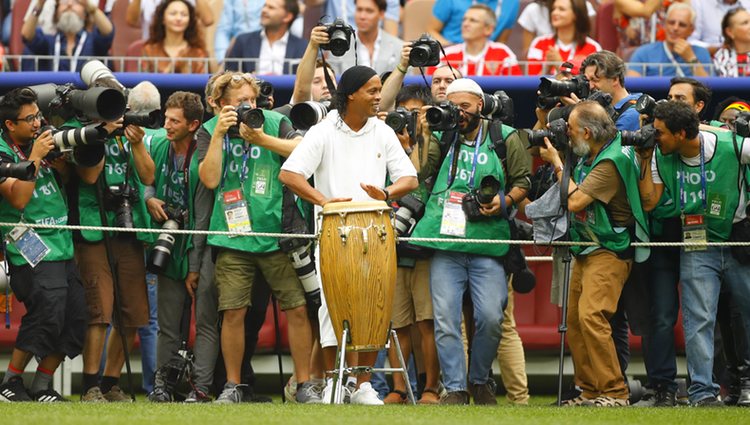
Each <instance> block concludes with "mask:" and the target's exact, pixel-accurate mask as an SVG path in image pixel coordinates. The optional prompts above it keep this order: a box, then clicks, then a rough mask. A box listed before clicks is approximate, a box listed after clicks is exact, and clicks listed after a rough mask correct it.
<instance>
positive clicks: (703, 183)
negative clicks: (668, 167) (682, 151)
mask: <svg viewBox="0 0 750 425" xmlns="http://www.w3.org/2000/svg"><path fill="white" fill-rule="evenodd" d="M700 141H701V159H700V161H701V194H702V195H703V196H702V197H701V201H702V203H703V212H704V213H705V212H706V198H707V197H708V196H707V195H708V194H707V190H706V156H705V152H704V150H703V135H701V138H700ZM678 160H679V161H680V214H682V215H685V204H686V203H687V193H686V192H685V171H684V170H683V167H682V159H681V158H679V159H678Z"/></svg>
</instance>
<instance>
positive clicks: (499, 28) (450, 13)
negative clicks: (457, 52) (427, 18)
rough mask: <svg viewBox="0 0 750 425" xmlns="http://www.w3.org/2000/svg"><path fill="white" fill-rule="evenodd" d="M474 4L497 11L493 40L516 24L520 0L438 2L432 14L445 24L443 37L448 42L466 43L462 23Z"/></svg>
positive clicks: (452, 0) (438, 0) (454, 0)
mask: <svg viewBox="0 0 750 425" xmlns="http://www.w3.org/2000/svg"><path fill="white" fill-rule="evenodd" d="M474 3H482V4H486V5H487V6H489V7H490V9H492V10H494V11H495V16H497V25H495V31H494V32H493V33H492V35H491V36H490V38H491V39H492V40H497V38H498V37H500V34H501V33H502V32H503V31H504V30H506V29H509V28H511V27H512V26H513V24H515V23H516V17H517V16H518V8H519V7H520V6H519V5H520V1H519V0H437V2H435V6H433V8H432V14H433V15H435V17H436V18H437V19H438V20H439V21H440V22H442V23H443V31H442V35H443V37H445V39H446V40H448V41H450V42H451V43H454V44H457V43H463V42H464V40H463V38H462V37H461V22H462V21H463V20H464V13H466V11H467V10H468V9H469V7H470V6H471V5H472V4H474ZM498 10H499V13H498Z"/></svg>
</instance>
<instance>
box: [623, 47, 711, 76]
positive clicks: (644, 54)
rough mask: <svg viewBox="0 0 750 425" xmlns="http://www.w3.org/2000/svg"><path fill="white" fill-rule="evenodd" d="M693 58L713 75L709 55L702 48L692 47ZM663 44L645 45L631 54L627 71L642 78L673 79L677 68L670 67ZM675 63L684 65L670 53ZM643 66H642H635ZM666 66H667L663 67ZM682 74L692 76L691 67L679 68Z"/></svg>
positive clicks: (676, 56) (676, 55) (678, 57)
mask: <svg viewBox="0 0 750 425" xmlns="http://www.w3.org/2000/svg"><path fill="white" fill-rule="evenodd" d="M692 47H693V52H694V53H695V57H696V58H698V62H700V63H702V64H703V65H706V71H708V73H709V75H713V72H712V71H711V68H710V65H711V54H710V53H708V50H706V49H705V48H703V47H700V46H696V45H692ZM664 49H665V46H664V42H662V41H659V42H656V43H650V44H645V45H643V46H641V47H639V48H638V49H636V51H635V52H634V53H633V56H631V57H630V63H629V64H628V69H631V70H633V71H635V72H638V73H640V74H641V75H642V76H644V77H658V76H662V77H675V76H677V68H676V67H675V66H674V65H672V60H670V59H669V56H667V53H666V52H665V50H664ZM672 56H673V57H674V60H675V62H677V63H678V64H684V63H686V62H685V61H684V60H683V59H682V57H681V56H680V55H678V54H676V53H672ZM636 64H644V65H636ZM664 64H667V65H664ZM680 68H681V69H682V72H683V73H684V75H685V76H686V77H692V76H693V67H692V66H689V65H687V66H680Z"/></svg>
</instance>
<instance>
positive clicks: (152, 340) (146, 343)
mask: <svg viewBox="0 0 750 425" xmlns="http://www.w3.org/2000/svg"><path fill="white" fill-rule="evenodd" d="M146 288H147V289H148V310H149V319H148V326H144V327H142V328H138V338H139V339H140V340H141V368H142V369H141V375H142V377H143V389H144V390H145V391H146V393H150V392H151V391H153V390H154V373H155V372H156V334H157V332H159V324H158V322H157V320H156V310H157V308H156V275H155V274H151V273H147V274H146Z"/></svg>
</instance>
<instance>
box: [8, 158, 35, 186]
mask: <svg viewBox="0 0 750 425" xmlns="http://www.w3.org/2000/svg"><path fill="white" fill-rule="evenodd" d="M35 173H36V165H34V161H21V162H5V161H2V160H0V177H13V178H15V179H18V180H25V181H29V180H33V179H34V174H35Z"/></svg>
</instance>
